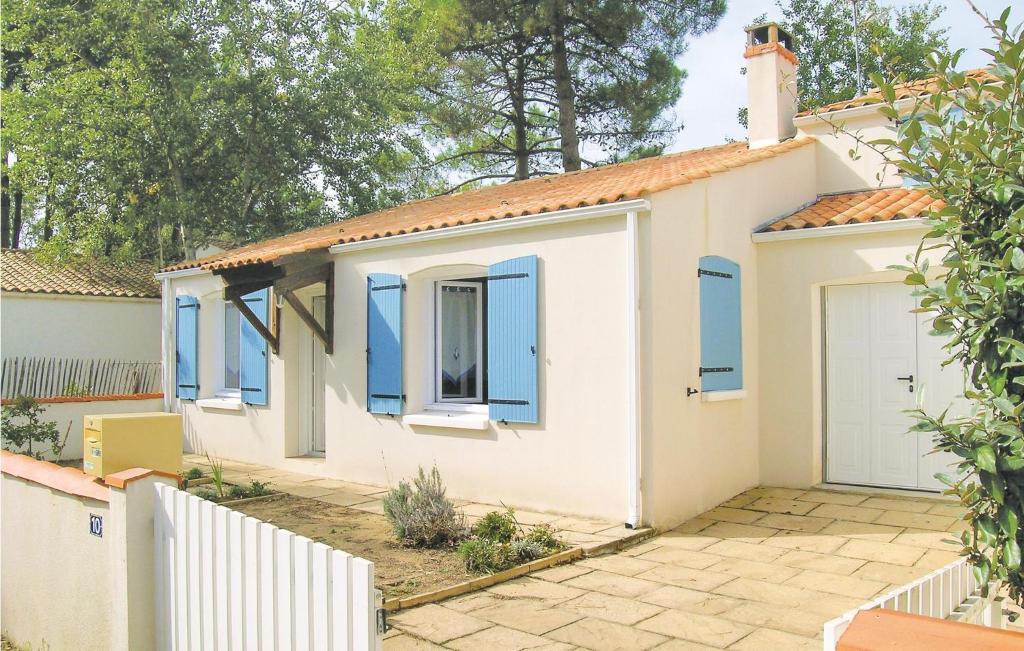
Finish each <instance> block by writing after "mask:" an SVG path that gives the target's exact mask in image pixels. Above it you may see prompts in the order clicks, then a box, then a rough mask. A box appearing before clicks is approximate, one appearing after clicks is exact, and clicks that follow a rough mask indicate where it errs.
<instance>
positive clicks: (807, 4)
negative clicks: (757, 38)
mask: <svg viewBox="0 0 1024 651" xmlns="http://www.w3.org/2000/svg"><path fill="white" fill-rule="evenodd" d="M776 4H777V5H778V8H779V11H780V12H781V14H782V20H781V21H780V22H781V24H782V25H783V27H784V28H785V29H787V30H788V31H789V32H790V34H792V35H793V41H794V43H793V47H794V48H795V49H796V52H795V54H796V55H797V58H798V59H799V60H800V65H799V66H798V67H797V88H798V89H799V92H800V110H811V109H816V108H818V107H819V106H824V105H825V104H831V103H832V102H838V101H841V100H845V99H850V98H852V97H856V96H857V95H860V94H863V92H864V90H865V88H864V83H863V82H864V80H866V79H869V78H870V77H871V75H874V74H882V75H884V76H888V77H895V76H898V75H902V76H903V77H905V78H907V79H918V78H920V77H924V76H927V74H928V71H929V68H928V63H927V60H928V55H929V54H930V53H932V52H946V51H947V47H948V41H947V39H946V30H945V29H943V28H939V27H936V26H935V21H937V20H938V19H939V17H940V16H941V15H942V11H943V7H942V6H941V5H938V4H933V3H932V1H931V0H924V1H923V2H920V3H916V4H908V5H906V6H904V7H891V6H888V5H885V4H882V3H880V2H879V0H776ZM855 6H856V9H857V19H856V21H855V20H854V7H855ZM762 18H765V17H762ZM755 22H759V21H755ZM855 25H856V28H855V27H854V26H855ZM856 43H859V48H858V47H856V45H855V44H856ZM858 49H859V56H858ZM858 63H859V65H860V76H859V77H858ZM739 121H740V124H742V125H743V126H746V125H747V109H746V108H742V109H740V111H739Z"/></svg>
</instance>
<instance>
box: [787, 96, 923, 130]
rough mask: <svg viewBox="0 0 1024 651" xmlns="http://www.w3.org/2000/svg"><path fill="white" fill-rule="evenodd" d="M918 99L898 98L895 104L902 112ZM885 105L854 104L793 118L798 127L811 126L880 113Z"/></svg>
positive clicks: (878, 103) (877, 103)
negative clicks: (848, 106) (880, 109)
mask: <svg viewBox="0 0 1024 651" xmlns="http://www.w3.org/2000/svg"><path fill="white" fill-rule="evenodd" d="M916 99H919V98H914V97H905V98H903V99H900V100H896V102H895V103H894V104H893V106H894V107H895V108H896V110H897V111H899V112H900V113H902V112H904V111H906V110H907V109H908V108H911V107H913V106H914V103H915V101H916ZM883 106H887V104H885V103H884V102H875V103H874V104H863V105H861V106H853V107H850V108H847V109H840V110H838V111H828V112H827V113H811V114H810V115H804V116H801V117H797V118H793V124H794V125H795V126H797V127H802V126H811V125H814V124H817V123H819V122H823V123H829V122H833V121H835V120H849V119H855V118H859V117H865V116H872V115H878V109H879V108H881V107H883ZM886 119H888V118H886Z"/></svg>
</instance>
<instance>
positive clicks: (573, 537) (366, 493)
mask: <svg viewBox="0 0 1024 651" xmlns="http://www.w3.org/2000/svg"><path fill="white" fill-rule="evenodd" d="M219 461H221V463H222V464H223V466H224V481H226V482H228V483H230V484H240V485H245V484H249V483H250V482H252V481H253V480H256V481H260V482H267V483H268V484H269V486H270V488H272V489H274V490H276V491H280V492H283V493H289V494H291V495H296V496H299V497H308V498H310V499H314V500H319V501H321V502H327V503H329V504H336V505H340V506H347V507H349V508H352V509H357V510H359V511H366V512H368V513H377V514H380V515H383V514H384V505H383V502H382V501H381V500H382V498H383V497H384V495H385V494H386V493H387V491H388V489H387V487H384V486H372V485H369V484H357V483H353V482H347V481H341V480H337V479H324V478H322V477H316V476H313V475H304V474H299V473H293V472H288V471H287V470H281V469H279V468H270V467H268V466H260V465H256V464H251V463H242V462H240V461H231V460H227V459H224V460H219ZM184 462H185V464H184V465H185V470H188V469H189V468H192V467H198V468H201V469H202V470H203V471H204V472H206V474H207V475H209V470H210V460H209V459H207V458H206V457H204V456H200V455H196V454H186V455H184ZM453 501H454V502H455V504H456V505H457V506H458V507H459V508H461V509H462V512H463V513H465V515H466V521H467V523H469V524H472V523H473V522H476V521H477V520H479V519H480V518H481V517H482V516H484V515H485V514H487V513H489V512H491V511H495V510H502V509H503V508H504V507H502V506H497V505H494V504H482V503H479V502H467V501H465V500H453ZM516 519H517V520H518V521H519V523H520V524H522V525H524V526H531V525H535V524H542V523H545V524H549V525H551V526H552V527H553V528H554V529H555V530H556V531H557V532H558V535H559V537H560V538H561V539H562V540H564V541H565V542H567V543H569V544H570V545H571V546H580V547H582V548H583V550H584V551H585V552H586V551H590V550H594V549H599V548H601V547H605V546H607V545H610V544H616V543H618V542H619V541H621V540H622V539H624V538H627V537H631V536H634V535H636V534H638V533H642V530H633V529H626V528H625V527H623V526H622V525H621V524H617V523H614V522H608V521H605V520H594V519H590V518H578V517H568V516H563V515H557V514H551V513H538V512H535V511H524V510H519V509H516Z"/></svg>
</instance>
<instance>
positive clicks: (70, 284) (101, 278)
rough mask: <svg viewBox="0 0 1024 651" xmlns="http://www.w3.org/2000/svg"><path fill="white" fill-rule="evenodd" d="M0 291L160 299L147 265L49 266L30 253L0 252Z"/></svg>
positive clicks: (85, 262) (79, 263) (94, 262)
mask: <svg viewBox="0 0 1024 651" xmlns="http://www.w3.org/2000/svg"><path fill="white" fill-rule="evenodd" d="M0 289H3V291H5V292H22V293H29V294H68V295H79V296H111V297H119V298H160V285H159V284H157V282H156V279H155V278H154V277H153V268H152V267H151V266H150V265H149V264H145V263H137V264H131V265H113V264H111V263H108V262H104V261H100V260H94V259H89V260H82V261H77V262H74V263H68V264H59V265H49V264H46V263H44V262H40V261H39V260H38V259H37V258H36V257H35V255H33V254H32V252H31V251H17V250H12V249H4V250H3V251H2V252H0Z"/></svg>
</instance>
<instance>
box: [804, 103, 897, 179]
mask: <svg viewBox="0 0 1024 651" xmlns="http://www.w3.org/2000/svg"><path fill="white" fill-rule="evenodd" d="M797 125H798V127H799V133H800V135H801V136H813V137H815V138H816V139H817V143H815V153H816V158H815V170H816V174H817V184H818V194H834V193H836V192H856V191H858V190H869V189H872V188H880V187H893V186H898V185H900V184H901V183H902V178H901V177H900V176H899V174H898V170H897V169H896V168H895V167H894V166H892V165H888V164H886V163H885V158H884V157H883V156H882V155H881V154H880V153H878V151H876V150H875V149H873V148H872V147H870V146H868V145H866V144H863V143H866V142H870V141H872V140H876V139H881V138H893V137H894V136H895V135H896V130H895V126H894V125H893V124H892V123H891V122H889V120H888V119H886V118H885V117H884V116H882V115H881V114H879V113H878V109H877V107H872V106H867V107H860V108H856V109H851V110H848V111H838V112H836V113H834V114H830V113H826V114H824V115H822V116H808V117H804V118H798V119H797ZM858 140H860V141H861V142H858ZM851 150H853V151H854V152H855V155H854V156H852V157H851V156H850V151H851Z"/></svg>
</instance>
